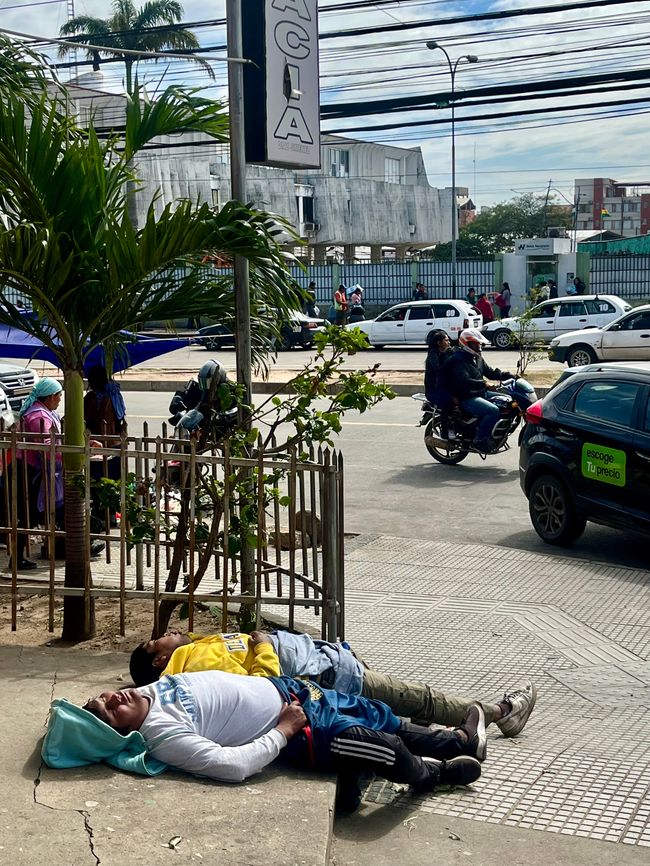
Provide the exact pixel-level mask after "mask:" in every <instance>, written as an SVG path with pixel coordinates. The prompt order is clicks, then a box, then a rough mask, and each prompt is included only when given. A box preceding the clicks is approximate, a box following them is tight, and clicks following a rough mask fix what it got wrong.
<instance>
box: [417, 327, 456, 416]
mask: <svg viewBox="0 0 650 866" xmlns="http://www.w3.org/2000/svg"><path fill="white" fill-rule="evenodd" d="M427 346H428V352H427V359H426V361H425V364H424V393H425V395H426V398H427V400H428V402H429V403H431V405H432V406H439V407H440V408H441V409H448V408H450V407H451V405H452V397H451V394H450V393H449V391H448V390H447V389H446V388H444V387H443V386H442V381H441V380H442V377H441V376H440V369H441V367H442V365H443V364H444V363H445V361H447V360H448V359H449V358H451V356H452V355H453V354H454V350H453V349H452V347H451V341H450V340H449V335H448V334H447V332H446V331H442V330H440V329H438V328H435V329H434V330H433V331H429V333H428V334H427Z"/></svg>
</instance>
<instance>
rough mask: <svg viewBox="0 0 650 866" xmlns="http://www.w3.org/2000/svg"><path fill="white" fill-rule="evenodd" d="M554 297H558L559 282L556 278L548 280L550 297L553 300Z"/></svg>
mask: <svg viewBox="0 0 650 866" xmlns="http://www.w3.org/2000/svg"><path fill="white" fill-rule="evenodd" d="M553 298H557V283H556V282H555V280H549V281H548V299H549V301H552V300H553Z"/></svg>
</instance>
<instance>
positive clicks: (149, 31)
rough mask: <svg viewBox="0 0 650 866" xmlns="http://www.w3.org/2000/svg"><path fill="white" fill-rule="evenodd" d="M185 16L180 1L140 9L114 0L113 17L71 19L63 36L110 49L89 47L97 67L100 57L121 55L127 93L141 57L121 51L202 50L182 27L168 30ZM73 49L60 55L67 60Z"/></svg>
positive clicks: (64, 48) (153, 2) (152, 0)
mask: <svg viewBox="0 0 650 866" xmlns="http://www.w3.org/2000/svg"><path fill="white" fill-rule="evenodd" d="M182 16H183V7H182V6H181V4H180V3H178V2H177V0H149V2H147V3H145V5H144V6H142V7H141V8H140V9H136V7H135V6H134V4H133V3H132V2H131V0H113V14H112V15H111V16H110V18H106V19H104V18H93V17H92V16H89V15H78V16H77V17H76V18H71V19H70V21H67V22H66V23H65V24H64V25H63V27H61V29H60V31H59V34H60V35H61V36H72V41H74V42H79V44H80V45H84V44H91V45H99V46H106V48H107V49H112V50H110V51H109V50H106V51H101V50H99V51H98V50H97V49H96V48H89V49H88V51H87V56H88V57H89V58H91V59H92V60H93V62H94V64H95V66H96V67H97V68H98V67H99V58H100V55H102V54H103V55H105V56H107V57H115V56H116V50H117V51H118V56H119V57H121V59H122V62H123V63H124V66H125V68H126V92H127V93H131V91H132V90H133V64H134V63H136V62H137V60H138V58H137V57H135V56H133V55H131V54H119V50H120V49H127V50H129V51H147V52H148V51H151V52H157V51H165V50H168V51H187V50H193V49H196V48H198V47H199V42H198V39H197V38H196V36H195V35H194V34H193V33H192V32H191V31H190V30H186V29H185V28H182V27H176V26H173V27H167V26H165V25H177V24H178V22H180V20H181V18H182ZM71 50H72V48H71V47H70V46H69V45H61V46H60V48H59V55H60V56H61V57H63V56H64V55H65V54H67V53H68V52H69V51H71ZM187 59H188V61H190V62H192V63H200V64H201V65H202V66H203V67H204V68H205V69H206V70H207V72H208V74H209V75H210V77H211V78H213V77H214V74H213V72H212V68H211V67H210V65H209V64H207V63H206V62H205V61H204V60H201V59H200V58H198V57H193V56H192V55H190V54H188V57H187Z"/></svg>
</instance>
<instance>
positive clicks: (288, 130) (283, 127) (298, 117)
mask: <svg viewBox="0 0 650 866" xmlns="http://www.w3.org/2000/svg"><path fill="white" fill-rule="evenodd" d="M274 135H275V137H276V138H284V139H287V138H289V137H291V136H295V137H296V138H298V139H299V140H300V141H301V142H302V143H303V144H313V143H314V139H313V138H312V137H311V133H310V132H309V127H308V126H307V124H306V123H305V118H304V117H303V116H302V114H301V113H300V109H299V108H292V106H291V105H289V106H287V109H286V111H285V112H284V114H283V115H282V118H281V120H280V123H278V125H277V128H276V130H275V132H274Z"/></svg>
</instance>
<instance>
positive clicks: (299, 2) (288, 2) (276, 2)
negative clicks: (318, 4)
mask: <svg viewBox="0 0 650 866" xmlns="http://www.w3.org/2000/svg"><path fill="white" fill-rule="evenodd" d="M271 6H273V8H274V9H277V10H278V12H286V10H287V9H290V10H291V11H292V12H293V13H295V15H297V16H298V17H299V18H302V19H303V21H311V15H310V14H309V9H307V4H306V3H305V0H273V2H272V3H271Z"/></svg>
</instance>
